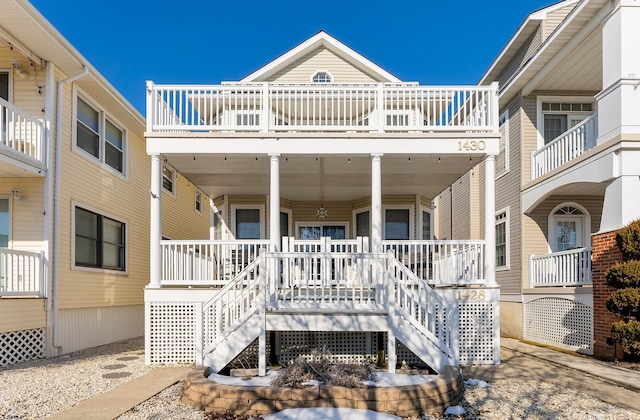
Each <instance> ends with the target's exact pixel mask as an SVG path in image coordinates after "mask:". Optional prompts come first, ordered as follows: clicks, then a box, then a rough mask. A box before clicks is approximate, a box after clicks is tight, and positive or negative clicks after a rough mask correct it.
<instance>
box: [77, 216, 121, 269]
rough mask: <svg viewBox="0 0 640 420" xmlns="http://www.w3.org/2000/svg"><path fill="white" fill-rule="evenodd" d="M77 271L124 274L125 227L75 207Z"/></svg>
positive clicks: (108, 218)
mask: <svg viewBox="0 0 640 420" xmlns="http://www.w3.org/2000/svg"><path fill="white" fill-rule="evenodd" d="M74 218H75V226H74V239H75V253H74V254H75V261H74V264H75V266H76V267H90V268H100V269H106V270H116V271H125V224H124V223H123V222H121V221H118V220H115V219H112V218H110V217H107V216H103V215H101V214H98V213H95V212H93V211H90V210H87V209H84V208H81V207H77V206H76V207H75V209H74Z"/></svg>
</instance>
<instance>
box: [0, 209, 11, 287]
mask: <svg viewBox="0 0 640 420" xmlns="http://www.w3.org/2000/svg"><path fill="white" fill-rule="evenodd" d="M10 223H11V215H10V214H9V199H8V198H0V248H8V247H9V232H10V230H11V225H10ZM0 261H2V259H0ZM0 275H2V273H1V272H0Z"/></svg>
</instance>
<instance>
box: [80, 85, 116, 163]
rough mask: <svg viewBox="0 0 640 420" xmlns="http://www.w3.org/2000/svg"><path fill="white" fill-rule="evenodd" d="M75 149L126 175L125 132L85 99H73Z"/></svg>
mask: <svg viewBox="0 0 640 420" xmlns="http://www.w3.org/2000/svg"><path fill="white" fill-rule="evenodd" d="M75 117H76V122H75V137H76V138H75V149H76V150H78V149H79V150H82V151H83V153H84V154H88V155H90V156H92V157H93V158H95V159H96V160H97V161H98V162H100V164H102V165H103V166H104V167H106V168H107V169H109V170H111V171H114V172H116V173H119V174H122V175H126V173H125V172H126V159H127V156H126V154H127V153H126V142H127V136H126V131H125V130H124V129H123V128H122V127H121V126H120V125H119V124H117V123H116V122H115V121H114V120H113V119H111V118H110V117H109V116H107V115H106V113H105V112H104V111H102V110H100V109H99V108H98V107H96V106H94V105H93V104H91V103H90V102H89V101H88V100H85V99H83V98H81V97H80V96H76V114H75Z"/></svg>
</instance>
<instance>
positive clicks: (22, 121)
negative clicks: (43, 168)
mask: <svg viewBox="0 0 640 420" xmlns="http://www.w3.org/2000/svg"><path fill="white" fill-rule="evenodd" d="M0 144H1V145H2V146H3V147H6V148H9V149H10V150H12V151H14V152H19V153H20V154H22V155H24V156H25V157H28V158H29V159H30V160H34V161H36V162H38V163H39V164H41V165H45V164H46V158H45V156H46V150H45V147H46V142H45V127H44V122H43V121H41V120H38V119H36V118H34V117H32V116H30V115H28V114H26V113H25V112H23V111H22V110H21V109H19V108H18V107H16V106H14V105H12V104H10V103H9V102H7V101H5V100H4V99H2V98H0ZM0 147H1V146H0Z"/></svg>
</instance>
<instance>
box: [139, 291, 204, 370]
mask: <svg viewBox="0 0 640 420" xmlns="http://www.w3.org/2000/svg"><path fill="white" fill-rule="evenodd" d="M195 316H196V310H195V306H194V303H180V302H171V303H158V302H152V303H151V310H150V331H149V339H150V349H149V351H150V362H151V364H157V363H192V362H193V361H195V358H196V348H195V342H196V322H195Z"/></svg>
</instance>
